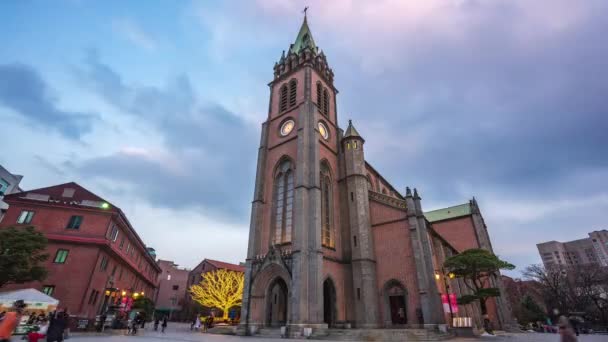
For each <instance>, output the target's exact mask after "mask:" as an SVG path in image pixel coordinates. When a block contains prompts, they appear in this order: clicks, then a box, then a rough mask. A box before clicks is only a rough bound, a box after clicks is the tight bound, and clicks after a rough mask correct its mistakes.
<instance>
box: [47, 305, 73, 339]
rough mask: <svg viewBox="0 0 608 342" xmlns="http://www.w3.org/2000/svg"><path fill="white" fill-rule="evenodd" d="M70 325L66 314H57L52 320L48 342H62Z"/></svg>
mask: <svg viewBox="0 0 608 342" xmlns="http://www.w3.org/2000/svg"><path fill="white" fill-rule="evenodd" d="M67 325H68V321H67V317H66V313H65V312H62V311H61V312H57V313H55V315H53V318H51V322H50V324H49V329H48V332H47V334H46V341H47V342H62V341H63V334H64V332H65V328H66V327H67Z"/></svg>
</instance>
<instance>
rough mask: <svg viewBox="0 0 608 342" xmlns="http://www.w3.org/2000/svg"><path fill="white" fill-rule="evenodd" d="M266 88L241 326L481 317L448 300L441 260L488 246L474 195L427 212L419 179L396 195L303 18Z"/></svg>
mask: <svg viewBox="0 0 608 342" xmlns="http://www.w3.org/2000/svg"><path fill="white" fill-rule="evenodd" d="M269 87H270V101H269V103H270V104H269V108H268V117H267V119H266V121H265V122H264V123H263V124H262V131H261V139H260V147H259V150H258V162H257V174H256V180H255V190H254V198H253V202H252V210H251V225H250V231H249V245H248V251H247V262H246V272H245V288H244V291H243V303H242V309H241V310H242V311H241V323H240V327H239V331H240V332H241V333H244V334H255V333H256V332H258V331H260V329H265V328H269V327H285V329H284V331H286V333H287V334H288V335H289V336H292V337H298V336H303V335H309V334H311V333H312V334H316V333H319V334H320V333H323V332H327V331H328V330H331V329H332V328H335V329H340V328H342V329H345V328H351V329H376V328H403V329H407V328H422V327H424V328H426V329H438V328H439V327H441V326H443V327H445V326H446V325H452V323H453V322H454V320H452V318H454V319H457V318H458V317H464V318H466V317H468V318H469V321H471V324H472V325H473V326H474V327H480V326H481V324H482V317H481V313H480V312H479V309H478V305H477V304H470V305H461V306H457V305H456V303H455V302H454V303H452V304H450V302H452V300H451V299H453V298H452V297H453V296H456V297H457V296H460V295H462V294H466V293H467V289H466V287H465V286H464V284H463V283H462V281H461V280H458V279H450V278H449V277H448V276H446V275H445V274H444V271H443V270H442V264H443V261H444V260H445V259H446V258H447V257H449V256H451V255H454V254H455V253H458V252H461V251H463V250H466V249H469V248H486V249H489V250H492V246H491V243H490V238H489V235H488V232H487V227H486V225H485V222H484V220H483V217H482V215H481V211H480V209H479V206H478V205H477V202H476V201H475V199H472V200H470V201H468V202H467V203H464V204H461V205H456V206H453V207H449V208H444V209H440V210H435V211H431V212H424V211H423V209H422V204H421V203H422V202H421V196H420V194H419V193H418V191H417V190H416V189H414V190H413V191H412V190H410V189H409V188H407V189H405V192H404V193H400V192H399V191H398V190H397V189H396V188H395V187H393V186H392V185H391V183H389V182H388V180H386V179H385V178H384V177H383V176H382V175H381V174H380V173H379V172H378V171H377V170H376V169H375V168H374V167H372V165H370V164H369V163H368V162H367V161H366V158H365V139H364V137H363V136H362V135H361V134H360V133H359V131H357V129H355V125H354V124H353V123H352V122H351V121H349V122H348V126H347V127H346V129H345V130H343V129H342V128H340V127H339V125H338V111H337V106H336V96H337V94H338V90H337V89H336V87H335V85H334V73H333V71H332V69H331V68H330V66H329V64H328V61H327V57H326V56H325V54H324V53H323V52H322V51H321V49H319V47H318V46H317V45H316V43H315V41H314V39H313V36H312V34H311V31H310V29H309V26H308V23H307V20H306V17H304V22H303V23H302V26H301V28H300V31H299V33H298V36H297V38H296V40H295V42H294V43H293V44H291V46H290V47H289V50H288V51H287V52H285V51H284V52H283V54H282V55H281V57H280V59H279V61H278V62H277V63H275V65H274V78H273V80H272V81H271V82H270V84H269ZM490 281H491V282H493V285H495V286H497V287H499V288H501V287H502V284H501V283H500V279H499V278H498V279H490ZM488 307H489V308H488V318H489V319H490V320H491V321H492V323H493V325H494V328H495V329H504V328H506V327H507V326H508V325H509V324H510V323H511V314H510V310H509V308H508V305H507V303H506V301H503V300H501V298H500V297H498V298H496V299H493V300H491V303H488Z"/></svg>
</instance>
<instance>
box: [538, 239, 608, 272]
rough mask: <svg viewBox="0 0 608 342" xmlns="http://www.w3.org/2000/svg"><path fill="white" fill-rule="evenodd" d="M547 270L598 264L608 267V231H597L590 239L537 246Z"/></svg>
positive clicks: (544, 243)
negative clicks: (556, 267)
mask: <svg viewBox="0 0 608 342" xmlns="http://www.w3.org/2000/svg"><path fill="white" fill-rule="evenodd" d="M536 247H537V248H538V253H539V254H540V258H541V259H542V261H543V265H544V266H545V267H546V268H550V267H554V266H559V265H561V266H576V265H586V264H598V265H601V266H608V230H606V229H603V230H597V231H593V232H591V233H589V234H588V237H586V238H583V239H578V240H573V241H567V242H558V241H547V242H542V243H539V244H537V245H536Z"/></svg>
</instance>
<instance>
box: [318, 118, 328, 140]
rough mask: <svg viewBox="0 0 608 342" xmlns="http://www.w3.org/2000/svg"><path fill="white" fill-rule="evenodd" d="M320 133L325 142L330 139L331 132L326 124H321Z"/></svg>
mask: <svg viewBox="0 0 608 342" xmlns="http://www.w3.org/2000/svg"><path fill="white" fill-rule="evenodd" d="M319 133H320V134H321V136H322V137H323V139H325V140H327V139H329V131H328V130H327V127H326V126H325V124H324V123H322V122H319Z"/></svg>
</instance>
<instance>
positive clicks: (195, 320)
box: [190, 315, 198, 331]
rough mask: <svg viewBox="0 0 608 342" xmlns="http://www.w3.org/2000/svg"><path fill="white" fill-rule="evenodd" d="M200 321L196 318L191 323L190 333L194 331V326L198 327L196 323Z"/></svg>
mask: <svg viewBox="0 0 608 342" xmlns="http://www.w3.org/2000/svg"><path fill="white" fill-rule="evenodd" d="M197 321H198V316H196V315H195V316H194V318H193V319H192V322H191V323H190V331H192V330H194V326H195V325H196V322H197Z"/></svg>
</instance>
